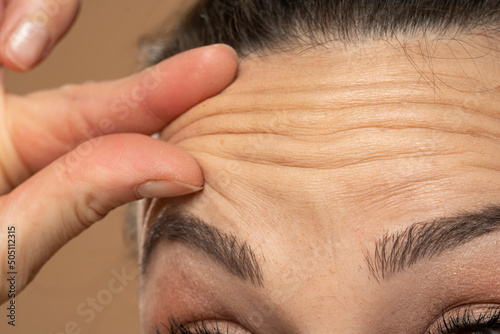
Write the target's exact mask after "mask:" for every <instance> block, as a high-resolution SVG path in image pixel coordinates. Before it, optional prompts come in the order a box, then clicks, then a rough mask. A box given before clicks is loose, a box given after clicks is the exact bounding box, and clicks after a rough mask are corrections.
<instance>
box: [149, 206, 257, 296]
mask: <svg viewBox="0 0 500 334" xmlns="http://www.w3.org/2000/svg"><path fill="white" fill-rule="evenodd" d="M160 240H170V241H181V242H184V243H185V244H186V245H189V246H190V247H192V248H195V249H197V250H200V251H202V252H203V253H205V254H206V255H208V256H209V257H210V258H211V259H213V260H214V261H215V262H217V263H219V264H220V265H222V266H223V267H224V268H225V269H226V270H227V271H229V272H230V273H231V274H233V275H236V276H238V277H239V278H241V279H243V280H247V281H250V282H251V283H253V284H254V285H256V286H259V287H262V286H263V280H264V279H263V274H262V269H261V266H260V264H259V261H258V260H257V256H256V255H255V253H254V251H253V250H252V249H251V247H250V245H248V244H247V243H246V242H244V241H241V240H239V239H238V238H237V237H236V236H234V235H232V234H226V233H224V232H222V231H221V230H219V229H217V228H216V227H213V226H211V225H209V224H207V223H205V222H204V221H203V220H201V219H199V218H197V217H194V216H191V215H188V214H186V213H180V212H177V211H175V210H169V209H168V208H167V210H166V211H165V212H162V213H161V214H160V215H159V216H158V217H157V218H156V219H155V220H154V221H153V222H152V224H151V225H150V226H149V228H148V231H147V234H146V240H145V242H144V251H143V256H142V261H141V267H142V273H143V274H145V273H146V270H147V266H148V264H149V262H150V258H151V253H152V252H153V250H154V249H155V247H156V245H157V244H158V243H159V241H160Z"/></svg>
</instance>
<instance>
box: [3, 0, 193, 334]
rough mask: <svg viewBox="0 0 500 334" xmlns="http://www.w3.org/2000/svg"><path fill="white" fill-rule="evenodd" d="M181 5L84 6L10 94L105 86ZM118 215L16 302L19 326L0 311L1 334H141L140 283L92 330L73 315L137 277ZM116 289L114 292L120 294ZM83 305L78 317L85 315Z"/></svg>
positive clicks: (91, 1)
mask: <svg viewBox="0 0 500 334" xmlns="http://www.w3.org/2000/svg"><path fill="white" fill-rule="evenodd" d="M181 3H182V7H186V5H189V4H190V3H193V1H186V0H83V4H82V9H81V12H80V15H79V19H78V21H77V22H76V25H75V26H74V28H73V29H72V30H71V32H70V33H69V35H67V36H66V38H65V39H64V40H63V42H62V43H61V44H60V45H59V46H58V47H57V49H56V51H55V52H54V53H53V54H52V55H51V56H50V58H49V59H48V60H46V61H45V62H44V63H43V64H42V65H41V66H40V67H39V68H37V69H36V70H34V71H32V72H30V73H29V74H22V75H20V74H14V73H8V75H7V89H8V90H9V91H11V92H16V93H19V94H23V93H27V92H31V91H34V90H39V89H45V88H51V87H56V86H59V85H63V84H65V83H74V82H83V81H87V80H108V79H115V78H119V77H122V76H126V75H129V74H131V73H133V72H136V71H137V69H138V68H139V62H138V61H137V41H138V39H139V37H140V36H142V35H144V34H146V33H151V32H155V31H156V30H157V29H158V28H159V27H161V23H162V22H169V23H172V22H173V19H172V18H178V17H179V14H180V12H179V10H180V9H179V7H180V6H181V5H180V4H181ZM124 213H125V211H124V210H123V209H119V210H116V211H115V212H113V213H112V214H111V215H110V216H108V217H107V218H106V219H105V220H104V221H102V222H99V223H97V224H96V225H95V226H93V227H92V228H91V229H89V230H88V231H86V232H84V233H83V234H82V235H81V236H80V237H78V238H77V239H75V240H73V241H71V242H70V243H69V244H68V245H66V246H65V247H64V248H63V249H62V250H61V251H60V252H59V253H58V254H56V255H55V256H54V257H53V258H52V259H51V260H50V261H49V263H47V265H46V266H45V267H44V268H43V269H42V271H41V272H40V273H39V275H38V276H37V277H36V278H35V280H34V281H33V282H32V284H31V285H30V286H29V287H28V288H27V289H26V290H24V291H23V292H22V293H21V295H20V296H19V297H18V298H17V306H18V308H17V326H16V327H15V328H14V329H13V328H11V327H10V326H7V325H6V322H7V320H6V319H7V318H6V312H7V311H6V310H5V306H4V305H2V307H1V311H0V319H1V320H0V321H1V322H0V333H23V334H31V333H42V334H50V333H52V334H61V333H78V331H72V329H71V327H68V328H65V327H66V326H67V325H68V324H70V323H72V322H74V323H76V325H77V326H78V328H80V329H81V332H80V333H123V334H128V333H135V334H136V333H139V319H138V311H137V309H138V298H137V281H138V280H137V278H135V279H134V280H133V281H132V282H130V283H127V285H126V286H123V291H122V292H120V293H115V294H111V296H112V299H111V300H109V301H108V300H106V302H109V304H108V305H105V306H104V307H103V310H102V311H101V312H96V317H95V319H94V320H93V321H91V322H90V323H87V322H86V320H89V317H88V316H81V315H79V314H78V313H77V308H78V307H79V305H81V304H82V303H87V302H88V298H96V297H97V296H98V295H100V296H101V300H104V299H102V298H106V297H109V288H108V283H109V282H110V281H111V280H112V279H113V277H114V276H113V272H114V271H116V272H121V271H122V270H125V271H126V273H127V274H129V275H137V272H138V268H137V260H136V258H135V257H134V256H132V255H130V253H129V252H127V248H126V245H125V242H124V241H123V240H124V239H123V234H122V230H123V229H122V226H123V220H124V216H125V215H124ZM119 288H120V284H117V285H116V286H115V289H119ZM90 309H91V308H90V307H88V306H84V309H83V310H90ZM70 326H71V325H70Z"/></svg>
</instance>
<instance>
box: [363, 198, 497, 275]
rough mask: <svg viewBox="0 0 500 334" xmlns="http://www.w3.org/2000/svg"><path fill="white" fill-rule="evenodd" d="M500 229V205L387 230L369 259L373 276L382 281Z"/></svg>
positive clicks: (366, 256) (368, 254)
mask: <svg viewBox="0 0 500 334" xmlns="http://www.w3.org/2000/svg"><path fill="white" fill-rule="evenodd" d="M496 231H500V206H488V207H486V208H484V209H482V210H479V211H476V212H465V211H462V212H461V213H459V214H457V215H454V216H450V217H440V218H437V219H434V220H432V221H428V222H420V223H416V224H413V225H411V226H410V227H408V228H406V229H404V230H402V231H398V232H395V233H386V234H385V235H384V236H383V237H382V238H380V239H379V240H378V241H377V242H376V243H375V250H374V252H373V253H369V252H366V253H365V258H366V260H367V262H368V268H369V270H370V273H371V275H372V276H373V277H374V278H375V279H377V281H379V282H381V281H382V280H387V279H390V278H391V277H392V276H393V275H394V274H396V273H399V272H402V271H405V270H407V269H409V268H411V267H412V266H413V265H415V264H416V263H418V262H420V261H422V260H430V259H432V258H434V257H436V256H439V255H441V254H443V253H444V252H446V251H450V250H454V249H456V248H457V247H459V246H462V245H465V244H467V243H469V242H471V241H472V240H475V239H477V238H479V237H482V236H484V235H486V234H489V233H491V232H496Z"/></svg>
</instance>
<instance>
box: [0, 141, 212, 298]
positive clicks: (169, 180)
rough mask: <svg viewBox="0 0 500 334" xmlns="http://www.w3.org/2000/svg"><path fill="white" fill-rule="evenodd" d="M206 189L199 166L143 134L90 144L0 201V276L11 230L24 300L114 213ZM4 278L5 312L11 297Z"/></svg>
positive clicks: (185, 156) (178, 152)
mask: <svg viewBox="0 0 500 334" xmlns="http://www.w3.org/2000/svg"><path fill="white" fill-rule="evenodd" d="M202 183H203V176H202V172H201V169H200V168H199V166H198V164H197V163H196V161H195V160H194V158H192V157H191V156H190V155H189V154H187V153H186V152H184V151H182V150H181V149H179V148H177V147H175V146H173V145H171V144H168V143H165V142H162V141H159V140H155V139H152V138H150V137H147V136H144V135H138V134H121V135H110V136H105V137H102V138H100V139H99V140H93V141H89V142H86V143H84V144H82V145H80V146H79V147H77V148H76V149H75V150H74V151H72V152H70V153H68V154H67V155H66V156H63V157H62V158H60V159H58V160H57V161H55V162H54V163H52V164H51V165H49V166H48V167H46V168H44V169H43V170H41V171H40V172H39V173H37V174H35V175H34V176H33V177H31V178H30V179H29V180H27V181H26V182H25V183H23V184H22V185H20V186H19V187H18V188H16V189H15V190H14V191H12V192H11V193H10V194H9V195H6V196H3V197H1V198H0V228H1V233H0V236H2V237H1V239H2V240H1V241H0V246H1V250H0V257H1V258H0V265H2V266H1V268H6V266H7V264H6V263H5V262H6V261H7V254H6V253H7V245H6V244H7V238H5V237H4V236H6V235H7V233H8V231H10V230H11V229H9V228H11V227H14V228H15V231H16V232H15V234H16V235H15V239H16V243H15V247H16V252H17V254H18V256H17V261H16V267H15V272H17V275H18V276H17V279H16V288H17V292H20V291H21V290H22V289H23V288H24V287H25V286H26V285H27V284H28V283H29V282H30V281H31V280H32V279H33V277H34V276H35V275H36V273H37V272H38V271H39V269H40V268H41V267H42V265H43V264H44V263H45V262H46V261H47V260H48V259H49V258H50V257H51V256H52V255H53V254H54V253H55V252H56V251H57V250H58V249H60V248H61V247H62V246H63V245H64V244H65V243H67V242H68V241H69V240H71V239H72V238H74V237H75V236H77V235H78V234H80V233H81V232H82V231H83V230H85V229H86V228H88V227H89V226H91V225H92V224H93V223H94V222H96V221H98V220H100V219H102V218H103V217H104V216H105V215H106V214H108V213H109V212H110V211H111V210H113V209H115V208H117V207H118V206H121V205H123V204H126V203H128V202H132V201H135V200H138V199H140V198H144V197H149V198H152V197H173V196H180V195H185V194H188V193H192V192H194V191H196V190H200V189H201V188H200V187H201V185H202ZM182 184H187V185H189V186H187V187H185V186H183V185H182ZM11 271H14V270H11ZM2 275H6V271H5V270H3V272H0V279H1V281H0V282H2V283H0V288H1V290H0V304H1V303H2V302H3V301H5V300H6V298H7V290H8V288H7V287H6V283H7V281H6V278H5V277H2Z"/></svg>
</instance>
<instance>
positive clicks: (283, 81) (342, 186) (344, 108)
mask: <svg viewBox="0 0 500 334" xmlns="http://www.w3.org/2000/svg"><path fill="white" fill-rule="evenodd" d="M424 43H427V44H424ZM423 45H426V48H427V49H426V48H425V47H424V46H423ZM431 50H432V52H431ZM498 70H500V61H499V57H498V54H497V51H496V50H495V49H494V48H493V41H492V40H491V39H489V38H486V37H484V36H482V37H477V36H474V37H467V38H465V37H464V38H463V39H462V40H458V39H448V40H447V39H444V38H437V37H436V38H434V39H432V38H431V39H430V40H427V41H421V40H414V41H408V42H405V45H404V47H402V46H401V45H398V44H397V42H396V41H384V42H373V43H371V44H369V45H366V46H364V47H352V48H340V47H337V48H335V47H334V48H330V49H328V50H323V49H322V50H311V51H309V52H301V53H299V52H297V53H294V54H278V55H270V56H255V57H250V58H249V59H246V60H244V61H243V62H242V64H241V68H240V73H239V75H238V78H237V79H236V81H235V82H234V84H233V85H232V86H231V87H229V88H228V89H227V90H226V91H224V92H223V93H222V94H220V95H219V96H216V97H214V98H212V99H210V100H209V101H206V102H205V103H202V104H201V105H199V106H197V107H195V108H194V109H193V110H191V111H189V112H188V113H186V114H185V115H184V116H182V117H181V118H180V119H179V120H177V121H176V122H175V123H174V124H172V125H171V126H170V127H169V128H168V129H167V130H166V131H165V132H164V134H163V138H164V139H165V140H168V141H170V142H172V143H175V144H177V145H179V146H181V147H184V148H185V149H187V150H188V151H189V152H191V153H192V154H193V155H194V156H195V158H197V159H198V161H199V162H200V164H201V165H202V167H203V169H204V172H205V177H206V182H207V184H206V185H207V187H206V191H205V192H204V194H203V195H201V196H200V198H205V199H207V201H208V202H207V203H210V205H213V206H214V207H220V208H221V210H222V211H225V212H226V213H225V215H227V214H229V212H228V211H231V210H233V211H235V213H234V215H233V216H232V217H228V218H230V219H229V220H230V221H238V217H242V216H245V217H246V219H248V220H249V221H248V222H247V224H252V222H255V223H256V224H260V221H262V220H265V219H267V216H268V215H269V212H272V216H273V217H276V216H277V215H279V214H280V212H282V211H286V212H287V213H288V214H292V213H293V214H294V215H296V214H297V213H298V212H305V211H310V212H308V213H307V215H308V216H307V217H310V219H312V218H313V217H314V216H313V215H312V212H317V213H318V214H321V215H324V214H325V204H326V203H328V210H326V211H333V210H334V209H335V213H333V212H331V213H330V214H327V215H333V216H335V217H341V218H347V217H345V216H344V215H345V214H346V211H348V213H349V212H351V211H353V210H354V208H357V209H356V210H355V211H356V212H358V213H360V214H361V213H369V214H372V213H374V212H377V211H380V210H381V211H384V212H385V213H384V214H385V216H384V218H383V219H381V220H383V221H388V220H394V218H397V217H400V215H401V214H403V213H404V212H407V213H408V214H411V211H412V210H413V211H417V212H419V214H420V213H421V212H428V214H429V215H433V214H436V213H444V212H436V210H439V211H446V210H452V209H453V208H454V207H457V206H459V205H463V204H465V203H464V198H463V197H464V196H463V194H464V193H468V194H470V198H467V199H466V201H467V202H466V203H467V204H468V205H476V204H480V203H477V202H478V201H480V202H488V201H491V200H494V199H495V197H496V195H495V196H493V197H488V196H490V195H491V191H493V190H495V189H496V187H497V185H498V182H496V181H495V182H491V181H492V180H496V177H497V173H496V171H495V168H496V167H498V163H500V161H499V159H497V157H496V156H497V154H496V152H498V149H499V146H498V145H499V142H498V141H497V140H496V139H497V138H499V136H500V121H499V117H498V116H499V112H500V110H498V105H500V94H499V90H498V89H497V87H498V86H499V84H500V79H499V77H498V76H497V75H495V73H498ZM485 190H487V191H485ZM478 194H481V197H480V198H478ZM488 194H490V195H488ZM211 199H213V203H211ZM429 199H431V200H429ZM471 201H472V202H471ZM236 203H238V204H236ZM241 203H243V205H239V204H241ZM403 203H412V205H411V206H408V205H406V206H404V207H402V205H400V204H403ZM430 206H433V207H434V208H433V209H431V208H430ZM284 207H286V208H287V210H283V208H284ZM360 207H362V208H364V210H359V208H360ZM307 208H312V210H306V209H307ZM193 209H194V207H193ZM387 209H391V210H392V211H393V212H392V211H391V210H387ZM429 210H431V211H429ZM401 211H404V212H401ZM219 214H224V213H223V212H220V213H218V215H219ZM282 214H285V213H282ZM282 218H284V217H282ZM349 218H350V221H353V219H354V218H355V217H352V215H351V216H350V217H349ZM329 219H330V218H326V220H327V221H328V220H329ZM363 219H364V217H363ZM405 219H406V220H411V219H412V218H411V216H408V217H406V218H405ZM355 220H356V219H355ZM355 220H354V222H355ZM320 221H321V220H320ZM374 223H375V222H374ZM378 223H380V224H383V222H382V221H378Z"/></svg>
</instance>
